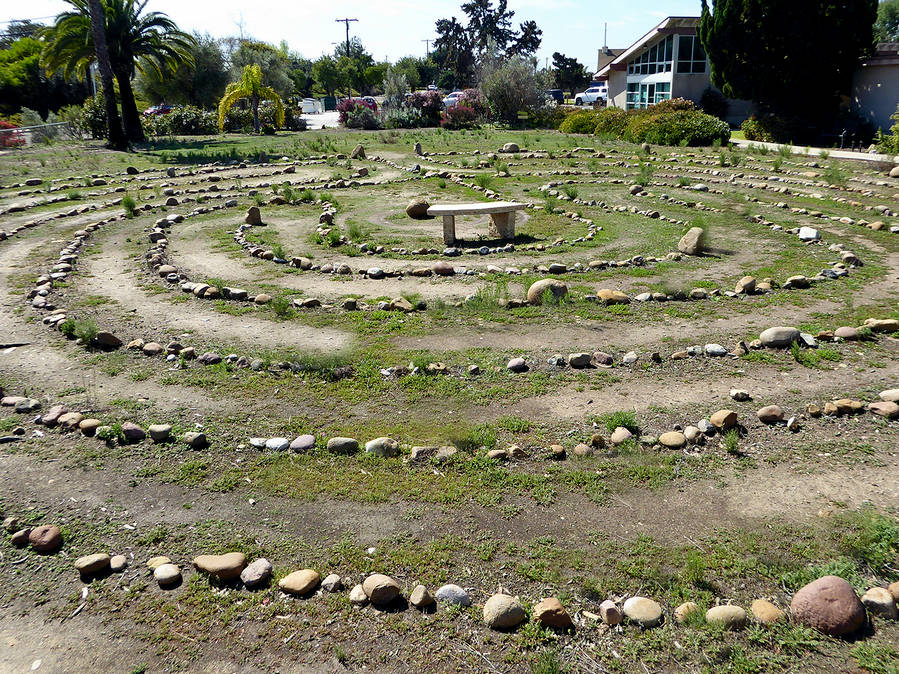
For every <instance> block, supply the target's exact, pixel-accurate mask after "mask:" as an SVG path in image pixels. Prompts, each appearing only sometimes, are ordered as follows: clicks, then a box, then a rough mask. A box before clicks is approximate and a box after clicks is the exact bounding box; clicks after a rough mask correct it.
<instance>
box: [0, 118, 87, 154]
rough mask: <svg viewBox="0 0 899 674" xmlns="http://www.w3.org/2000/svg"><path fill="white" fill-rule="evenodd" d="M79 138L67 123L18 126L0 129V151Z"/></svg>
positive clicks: (78, 134) (79, 135)
mask: <svg viewBox="0 0 899 674" xmlns="http://www.w3.org/2000/svg"><path fill="white" fill-rule="evenodd" d="M75 138H81V134H80V133H78V132H77V131H76V130H75V129H74V127H73V126H72V125H71V123H69V122H54V123H52V124H38V125H35V126H20V127H14V128H11V129H5V128H0V149H3V150H7V149H14V148H19V147H28V146H31V145H35V144H39V143H48V142H50V141H53V140H57V139H58V140H71V139H75Z"/></svg>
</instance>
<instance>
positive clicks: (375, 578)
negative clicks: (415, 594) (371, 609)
mask: <svg viewBox="0 0 899 674" xmlns="http://www.w3.org/2000/svg"><path fill="white" fill-rule="evenodd" d="M362 589H363V591H364V592H365V596H366V597H368V600H369V601H370V602H371V603H372V604H375V605H376V606H377V605H382V606H383V605H384V604H389V603H390V602H392V601H393V600H394V599H396V598H397V596H399V594H400V585H399V583H397V582H396V581H395V580H394V579H393V578H391V577H390V576H385V575H384V574H383V573H373V574H371V575H370V576H369V577H368V578H366V579H365V580H364V581H362Z"/></svg>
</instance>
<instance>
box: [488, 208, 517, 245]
mask: <svg viewBox="0 0 899 674" xmlns="http://www.w3.org/2000/svg"><path fill="white" fill-rule="evenodd" d="M490 236H495V237H496V238H498V239H509V240H510V239H514V238H515V211H509V212H508V213H494V214H493V215H491V216H490Z"/></svg>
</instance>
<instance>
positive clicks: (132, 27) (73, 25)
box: [41, 0, 193, 142]
mask: <svg viewBox="0 0 899 674" xmlns="http://www.w3.org/2000/svg"><path fill="white" fill-rule="evenodd" d="M66 2H67V3H68V4H69V5H71V6H72V11H69V12H63V13H61V14H59V15H58V16H57V17H56V21H55V24H54V25H53V26H52V27H50V28H49V29H47V31H46V32H45V33H44V34H43V37H44V38H45V40H46V44H45V47H44V51H43V53H42V56H41V61H42V64H43V65H44V67H45V68H46V69H47V72H48V73H53V72H57V71H58V72H61V73H62V74H63V75H64V76H66V77H68V76H71V75H76V76H77V77H79V78H80V79H83V78H84V77H85V75H86V74H87V72H88V69H89V67H90V64H91V63H92V62H93V60H94V58H95V53H94V40H95V37H97V36H98V34H95V33H94V32H92V31H91V13H90V8H89V4H90V3H93V2H94V0H66ZM146 4H147V3H146V0H144V1H142V2H139V1H138V0H100V5H99V9H100V10H101V11H102V16H103V19H104V22H105V26H104V27H105V30H104V31H103V32H104V37H105V40H106V45H107V51H108V53H109V64H110V67H111V68H112V71H113V75H114V77H115V80H116V83H117V84H118V86H119V94H120V97H121V103H122V119H123V121H124V124H125V135H126V136H127V137H128V140H131V141H135V142H140V141H143V140H144V132H143V127H142V126H141V121H140V115H139V113H138V111H137V105H136V104H135V102H134V92H133V90H132V87H131V80H132V79H133V78H134V76H135V73H136V72H137V71H138V70H141V71H143V70H147V69H153V70H156V71H157V72H160V73H162V72H164V71H165V69H166V68H169V69H171V68H174V67H176V66H177V64H178V63H179V62H181V61H189V60H190V58H191V52H190V49H191V47H192V45H193V38H192V37H191V36H190V35H188V34H187V33H184V32H182V31H180V30H178V26H177V25H175V23H174V22H173V21H172V20H171V19H169V18H168V17H167V16H166V15H165V14H162V13H160V12H147V13H144V8H145V7H146ZM104 89H105V90H107V91H110V92H111V87H108V86H106V87H104Z"/></svg>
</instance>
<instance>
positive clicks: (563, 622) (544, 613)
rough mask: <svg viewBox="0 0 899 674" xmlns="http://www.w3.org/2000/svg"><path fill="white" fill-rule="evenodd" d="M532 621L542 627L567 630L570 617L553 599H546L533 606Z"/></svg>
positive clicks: (569, 625) (569, 624)
mask: <svg viewBox="0 0 899 674" xmlns="http://www.w3.org/2000/svg"><path fill="white" fill-rule="evenodd" d="M534 620H536V621H537V622H538V623H540V625H541V626H542V627H555V628H558V629H568V628H569V627H571V616H570V615H568V611H566V610H565V607H564V606H562V602H560V601H559V600H558V599H556V598H555V597H547V598H546V599H542V600H541V601H540V602H539V603H538V604H537V605H536V606H534Z"/></svg>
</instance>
